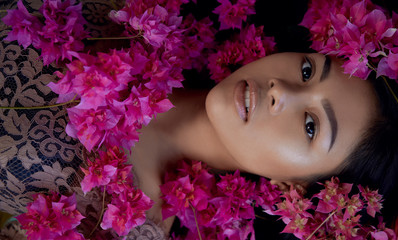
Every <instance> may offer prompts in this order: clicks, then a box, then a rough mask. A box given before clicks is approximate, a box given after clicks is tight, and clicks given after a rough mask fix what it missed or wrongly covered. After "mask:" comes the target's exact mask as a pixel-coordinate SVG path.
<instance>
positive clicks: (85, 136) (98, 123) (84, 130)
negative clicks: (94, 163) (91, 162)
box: [66, 107, 122, 151]
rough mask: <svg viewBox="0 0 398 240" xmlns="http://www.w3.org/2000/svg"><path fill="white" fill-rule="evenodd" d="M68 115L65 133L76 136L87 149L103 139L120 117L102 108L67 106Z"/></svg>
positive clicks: (98, 143)
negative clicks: (68, 120)
mask: <svg viewBox="0 0 398 240" xmlns="http://www.w3.org/2000/svg"><path fill="white" fill-rule="evenodd" d="M68 115H69V119H70V122H69V123H68V125H67V126H66V133H67V134H68V135H69V136H71V137H75V138H78V139H79V140H80V141H81V142H82V144H83V145H84V146H85V147H86V148H87V150H89V151H91V150H92V149H93V148H94V147H95V146H97V145H100V143H102V142H103V141H104V140H105V137H106V135H107V134H108V133H109V131H111V130H112V129H113V128H114V127H115V126H116V124H117V123H118V121H119V119H120V118H121V117H122V116H121V115H115V113H114V112H112V111H111V110H108V109H103V108H99V109H97V110H91V109H89V110H84V109H78V108H76V107H75V108H69V109H68Z"/></svg>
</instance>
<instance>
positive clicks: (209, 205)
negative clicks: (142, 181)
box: [160, 161, 280, 239]
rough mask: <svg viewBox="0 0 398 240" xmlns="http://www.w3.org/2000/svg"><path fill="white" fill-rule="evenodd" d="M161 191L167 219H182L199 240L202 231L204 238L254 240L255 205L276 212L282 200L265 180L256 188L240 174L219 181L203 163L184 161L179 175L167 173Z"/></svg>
mask: <svg viewBox="0 0 398 240" xmlns="http://www.w3.org/2000/svg"><path fill="white" fill-rule="evenodd" d="M160 189H161V191H162V194H163V195H162V199H163V200H164V205H163V207H162V215H163V218H164V219H165V218H168V217H170V216H173V215H176V216H177V217H178V218H180V219H181V223H182V224H183V226H185V227H187V228H188V229H189V233H188V235H187V236H186V238H188V239H197V238H198V233H197V232H198V230H199V231H200V234H201V237H203V238H204V239H227V238H228V239H247V238H248V236H250V238H251V239H254V229H253V219H254V218H255V214H254V205H255V204H257V205H260V206H262V207H263V208H264V209H274V204H275V203H276V202H277V200H279V199H280V198H279V195H280V192H279V191H278V190H277V189H276V188H275V186H271V185H270V183H269V182H268V181H266V180H265V179H262V180H261V181H260V182H258V183H257V186H256V184H255V183H254V182H252V181H250V180H247V179H246V178H244V177H242V176H240V173H239V171H236V172H235V173H234V174H226V175H225V176H220V179H219V180H216V176H215V175H214V174H212V173H209V169H208V168H207V167H206V165H205V164H203V163H201V162H187V161H181V162H180V163H179V166H178V167H177V171H176V172H167V174H166V176H165V184H163V185H162V186H161V187H160ZM268 191H273V192H268ZM197 228H198V230H197Z"/></svg>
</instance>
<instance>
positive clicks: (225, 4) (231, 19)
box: [213, 0, 256, 30]
mask: <svg viewBox="0 0 398 240" xmlns="http://www.w3.org/2000/svg"><path fill="white" fill-rule="evenodd" d="M218 2H219V3H221V5H220V6H218V7H217V8H216V9H214V11H213V13H215V14H218V15H219V21H220V23H221V25H220V30H224V29H228V28H233V29H234V28H238V29H241V28H242V22H245V21H246V19H247V15H251V14H255V13H256V12H255V10H254V4H255V2H256V1H255V0H238V1H236V3H235V4H232V3H231V2H230V1H229V0H218Z"/></svg>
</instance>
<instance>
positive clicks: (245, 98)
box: [234, 80, 257, 122]
mask: <svg viewBox="0 0 398 240" xmlns="http://www.w3.org/2000/svg"><path fill="white" fill-rule="evenodd" d="M234 101H235V106H236V110H237V112H238V114H239V117H240V118H241V119H242V120H243V121H245V122H247V121H249V120H250V119H251V118H252V114H253V112H254V109H255V107H256V102H257V86H256V84H255V82H253V81H250V80H248V81H244V80H242V81H240V82H238V84H237V85H236V87H235V92H234Z"/></svg>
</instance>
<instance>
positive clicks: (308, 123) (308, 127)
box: [305, 113, 316, 140]
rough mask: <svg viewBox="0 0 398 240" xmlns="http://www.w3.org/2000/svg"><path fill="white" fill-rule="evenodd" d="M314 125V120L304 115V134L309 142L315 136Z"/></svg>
mask: <svg viewBox="0 0 398 240" xmlns="http://www.w3.org/2000/svg"><path fill="white" fill-rule="evenodd" d="M315 131H316V125H315V121H314V119H313V118H312V117H311V115H309V114H308V113H306V114H305V132H306V133H307V135H308V137H309V138H310V140H312V139H313V138H314V136H315Z"/></svg>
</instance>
